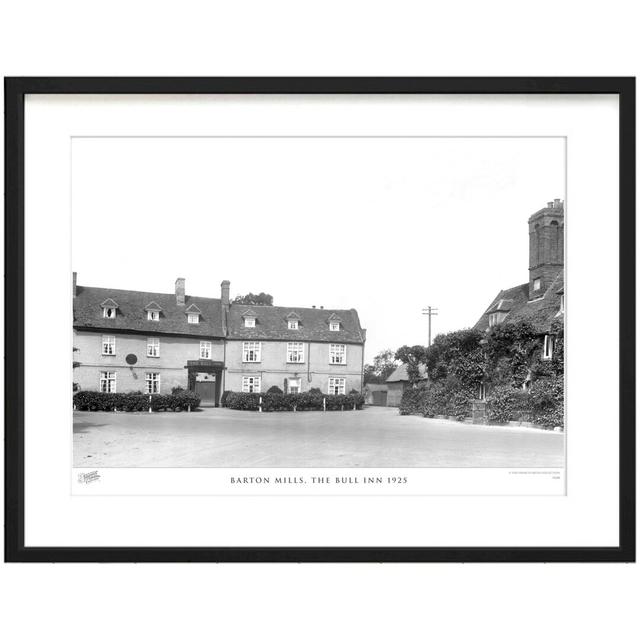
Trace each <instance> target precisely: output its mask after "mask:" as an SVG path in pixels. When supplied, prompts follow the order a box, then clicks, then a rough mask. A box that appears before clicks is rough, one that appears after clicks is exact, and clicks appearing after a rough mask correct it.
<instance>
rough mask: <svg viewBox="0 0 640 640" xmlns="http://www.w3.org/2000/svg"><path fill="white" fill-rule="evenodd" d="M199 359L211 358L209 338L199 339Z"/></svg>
mask: <svg viewBox="0 0 640 640" xmlns="http://www.w3.org/2000/svg"><path fill="white" fill-rule="evenodd" d="M203 354H205V355H203ZM200 359H201V360H211V342H210V341H209V340H200Z"/></svg>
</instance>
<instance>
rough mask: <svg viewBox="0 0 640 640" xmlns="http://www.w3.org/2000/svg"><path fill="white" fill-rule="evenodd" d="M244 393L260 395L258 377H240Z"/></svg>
mask: <svg viewBox="0 0 640 640" xmlns="http://www.w3.org/2000/svg"><path fill="white" fill-rule="evenodd" d="M242 391H243V392H244V393H260V376H242Z"/></svg>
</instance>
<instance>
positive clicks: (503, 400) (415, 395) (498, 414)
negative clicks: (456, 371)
mask: <svg viewBox="0 0 640 640" xmlns="http://www.w3.org/2000/svg"><path fill="white" fill-rule="evenodd" d="M475 397H476V396H475V394H474V393H472V392H471V391H469V390H468V389H465V388H464V387H461V386H460V385H456V384H441V383H433V382H429V383H426V384H423V385H421V386H418V387H415V388H411V389H405V391H404V393H403V394H402V401H401V404H400V413H401V414H402V415H410V414H413V415H416V414H417V415H422V416H425V417H427V418H432V417H433V416H436V415H447V416H455V417H456V418H458V419H462V418H466V417H470V416H471V401H472V400H473V399H475ZM487 419H488V420H489V422H492V423H498V424H505V423H507V422H509V421H511V420H518V421H520V420H527V421H531V422H533V423H534V424H537V425H539V426H541V427H543V428H545V429H554V428H555V427H563V426H564V376H549V377H546V378H539V379H538V380H535V381H533V382H532V383H531V386H530V387H529V389H528V390H527V391H523V390H522V389H519V388H516V387H514V386H511V385H497V386H494V387H490V388H489V389H488V392H487Z"/></svg>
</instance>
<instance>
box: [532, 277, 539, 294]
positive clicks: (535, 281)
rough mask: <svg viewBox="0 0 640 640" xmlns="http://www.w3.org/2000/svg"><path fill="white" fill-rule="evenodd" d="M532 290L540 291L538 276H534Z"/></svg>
mask: <svg viewBox="0 0 640 640" xmlns="http://www.w3.org/2000/svg"><path fill="white" fill-rule="evenodd" d="M533 290H534V291H540V278H536V279H535V280H534V281H533Z"/></svg>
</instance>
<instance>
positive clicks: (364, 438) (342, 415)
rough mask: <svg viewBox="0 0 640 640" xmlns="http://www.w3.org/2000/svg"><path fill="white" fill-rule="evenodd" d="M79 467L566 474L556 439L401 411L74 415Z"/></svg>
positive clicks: (531, 431)
mask: <svg viewBox="0 0 640 640" xmlns="http://www.w3.org/2000/svg"><path fill="white" fill-rule="evenodd" d="M73 434H74V466H76V467H94V468H97V467H560V466H564V437H563V435H562V434H560V433H553V432H548V431H540V430H534V429H524V428H516V427H481V426H475V425H468V424H461V423H456V422H449V421H446V420H427V419H425V418H421V417H419V416H400V415H398V411H397V409H392V408H387V407H368V408H366V409H364V410H363V411H345V412H330V413H329V412H327V413H322V412H315V411H314V412H298V413H253V412H246V411H232V410H230V409H203V410H201V411H197V412H193V413H172V412H171V413H153V414H149V413H89V412H75V414H74V424H73Z"/></svg>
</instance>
